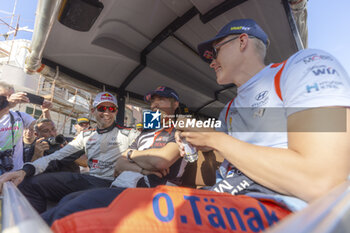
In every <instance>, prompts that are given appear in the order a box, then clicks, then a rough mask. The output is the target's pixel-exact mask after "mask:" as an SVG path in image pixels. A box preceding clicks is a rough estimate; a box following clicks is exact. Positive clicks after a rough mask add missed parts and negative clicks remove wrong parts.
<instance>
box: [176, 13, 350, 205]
mask: <svg viewBox="0 0 350 233" xmlns="http://www.w3.org/2000/svg"><path fill="white" fill-rule="evenodd" d="M268 45H269V40H268V36H267V34H266V33H265V32H264V31H263V29H262V28H261V27H260V26H259V25H258V24H257V23H256V22H255V21H254V20H252V19H240V20H234V21H231V22H230V23H228V24H227V25H225V26H224V27H223V28H222V29H221V30H220V31H219V33H218V34H217V35H216V36H215V37H213V38H212V39H210V40H208V41H204V42H202V43H200V44H199V45H198V50H199V55H200V56H201V58H202V59H203V60H204V61H205V62H207V63H209V64H210V67H211V68H212V69H213V70H214V71H215V73H216V80H217V83H218V84H220V85H225V84H235V85H236V86H237V96H236V97H235V98H234V99H232V100H231V101H230V102H229V103H227V105H226V106H225V108H224V109H223V110H222V112H221V115H220V120H221V122H222V123H223V127H222V128H221V129H220V131H223V132H212V133H208V132H183V133H181V136H182V137H183V138H185V139H186V141H188V142H189V143H191V144H192V145H194V146H196V147H199V148H201V147H206V148H210V149H212V150H214V151H215V152H217V153H218V154H220V155H221V156H223V157H224V158H225V161H224V162H223V164H222V165H221V167H220V169H219V170H218V173H217V174H218V177H217V181H218V183H217V184H216V185H215V186H214V187H213V188H212V190H214V191H218V192H228V193H231V194H248V195H249V194H251V193H252V192H260V193H264V194H268V195H269V197H271V198H272V199H278V200H284V201H285V203H287V204H288V205H289V207H291V210H295V209H297V208H298V207H300V206H303V204H302V203H303V202H300V201H301V200H302V201H306V202H309V201H312V200H314V199H315V198H317V197H320V196H321V195H323V194H325V193H327V192H328V191H329V190H330V189H332V188H333V187H335V186H336V185H338V184H340V183H342V182H344V181H346V179H347V177H348V174H349V172H350V167H349V164H350V156H349V155H350V144H349V140H350V128H349V122H350V117H349V116H350V115H349V107H350V78H349V76H348V74H347V73H346V72H345V70H344V68H343V67H342V66H341V65H340V63H339V62H338V61H337V60H336V58H334V57H333V56H332V55H330V54H329V53H326V52H324V51H321V50H316V49H306V50H301V51H299V52H297V53H296V54H294V55H292V56H291V57H290V58H288V59H287V60H286V61H284V62H281V63H277V64H269V65H265V64H264V59H265V55H266V51H267V47H268ZM326 126H327V127H326ZM178 144H179V147H180V150H181V153H182V154H184V151H183V146H182V145H181V142H180V140H179V138H178ZM325 171H327V172H325ZM296 184H297V185H296ZM252 195H253V194H252ZM297 203H298V204H299V205H297Z"/></svg>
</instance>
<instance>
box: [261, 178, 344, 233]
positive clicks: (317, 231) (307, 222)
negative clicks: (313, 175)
mask: <svg viewBox="0 0 350 233" xmlns="http://www.w3.org/2000/svg"><path fill="white" fill-rule="evenodd" d="M349 220H350V181H347V182H344V183H343V184H341V185H338V186H337V187H335V188H334V189H332V190H331V191H330V192H328V193H327V194H325V195H324V196H322V197H321V198H319V199H317V200H315V201H313V202H312V203H310V205H309V206H307V207H306V208H305V209H303V210H301V211H299V212H298V213H295V214H291V215H289V216H288V217H286V218H285V219H284V220H283V221H281V222H279V223H278V224H277V225H275V226H273V227H271V228H270V229H269V230H268V231H266V233H281V232H283V233H295V232H298V233H330V232H349V231H350V221H349Z"/></svg>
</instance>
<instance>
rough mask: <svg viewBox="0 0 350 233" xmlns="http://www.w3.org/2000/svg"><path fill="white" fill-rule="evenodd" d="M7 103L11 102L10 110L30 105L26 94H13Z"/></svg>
mask: <svg viewBox="0 0 350 233" xmlns="http://www.w3.org/2000/svg"><path fill="white" fill-rule="evenodd" d="M7 101H8V102H9V107H10V108H13V107H15V106H16V105H17V104H20V103H29V99H28V97H27V94H26V93H25V92H16V93H13V94H12V95H10V97H8V98H7Z"/></svg>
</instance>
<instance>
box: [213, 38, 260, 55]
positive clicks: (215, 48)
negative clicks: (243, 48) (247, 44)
mask: <svg viewBox="0 0 350 233" xmlns="http://www.w3.org/2000/svg"><path fill="white" fill-rule="evenodd" d="M239 37H240V35H239V36H235V37H233V38H231V39H229V40H226V41H222V42H220V43H217V44H216V45H214V46H213V59H216V58H217V57H218V53H219V51H220V47H222V46H223V45H225V44H227V43H228V42H230V41H233V40H235V39H238V38H239ZM248 38H255V37H254V36H249V35H248Z"/></svg>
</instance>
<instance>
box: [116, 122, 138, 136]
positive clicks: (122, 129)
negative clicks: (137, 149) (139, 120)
mask: <svg viewBox="0 0 350 233" xmlns="http://www.w3.org/2000/svg"><path fill="white" fill-rule="evenodd" d="M115 127H116V128H117V129H119V131H120V132H121V133H122V134H123V135H125V136H129V134H130V133H133V131H134V129H133V128H130V127H125V126H121V125H118V124H116V125H115Z"/></svg>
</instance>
